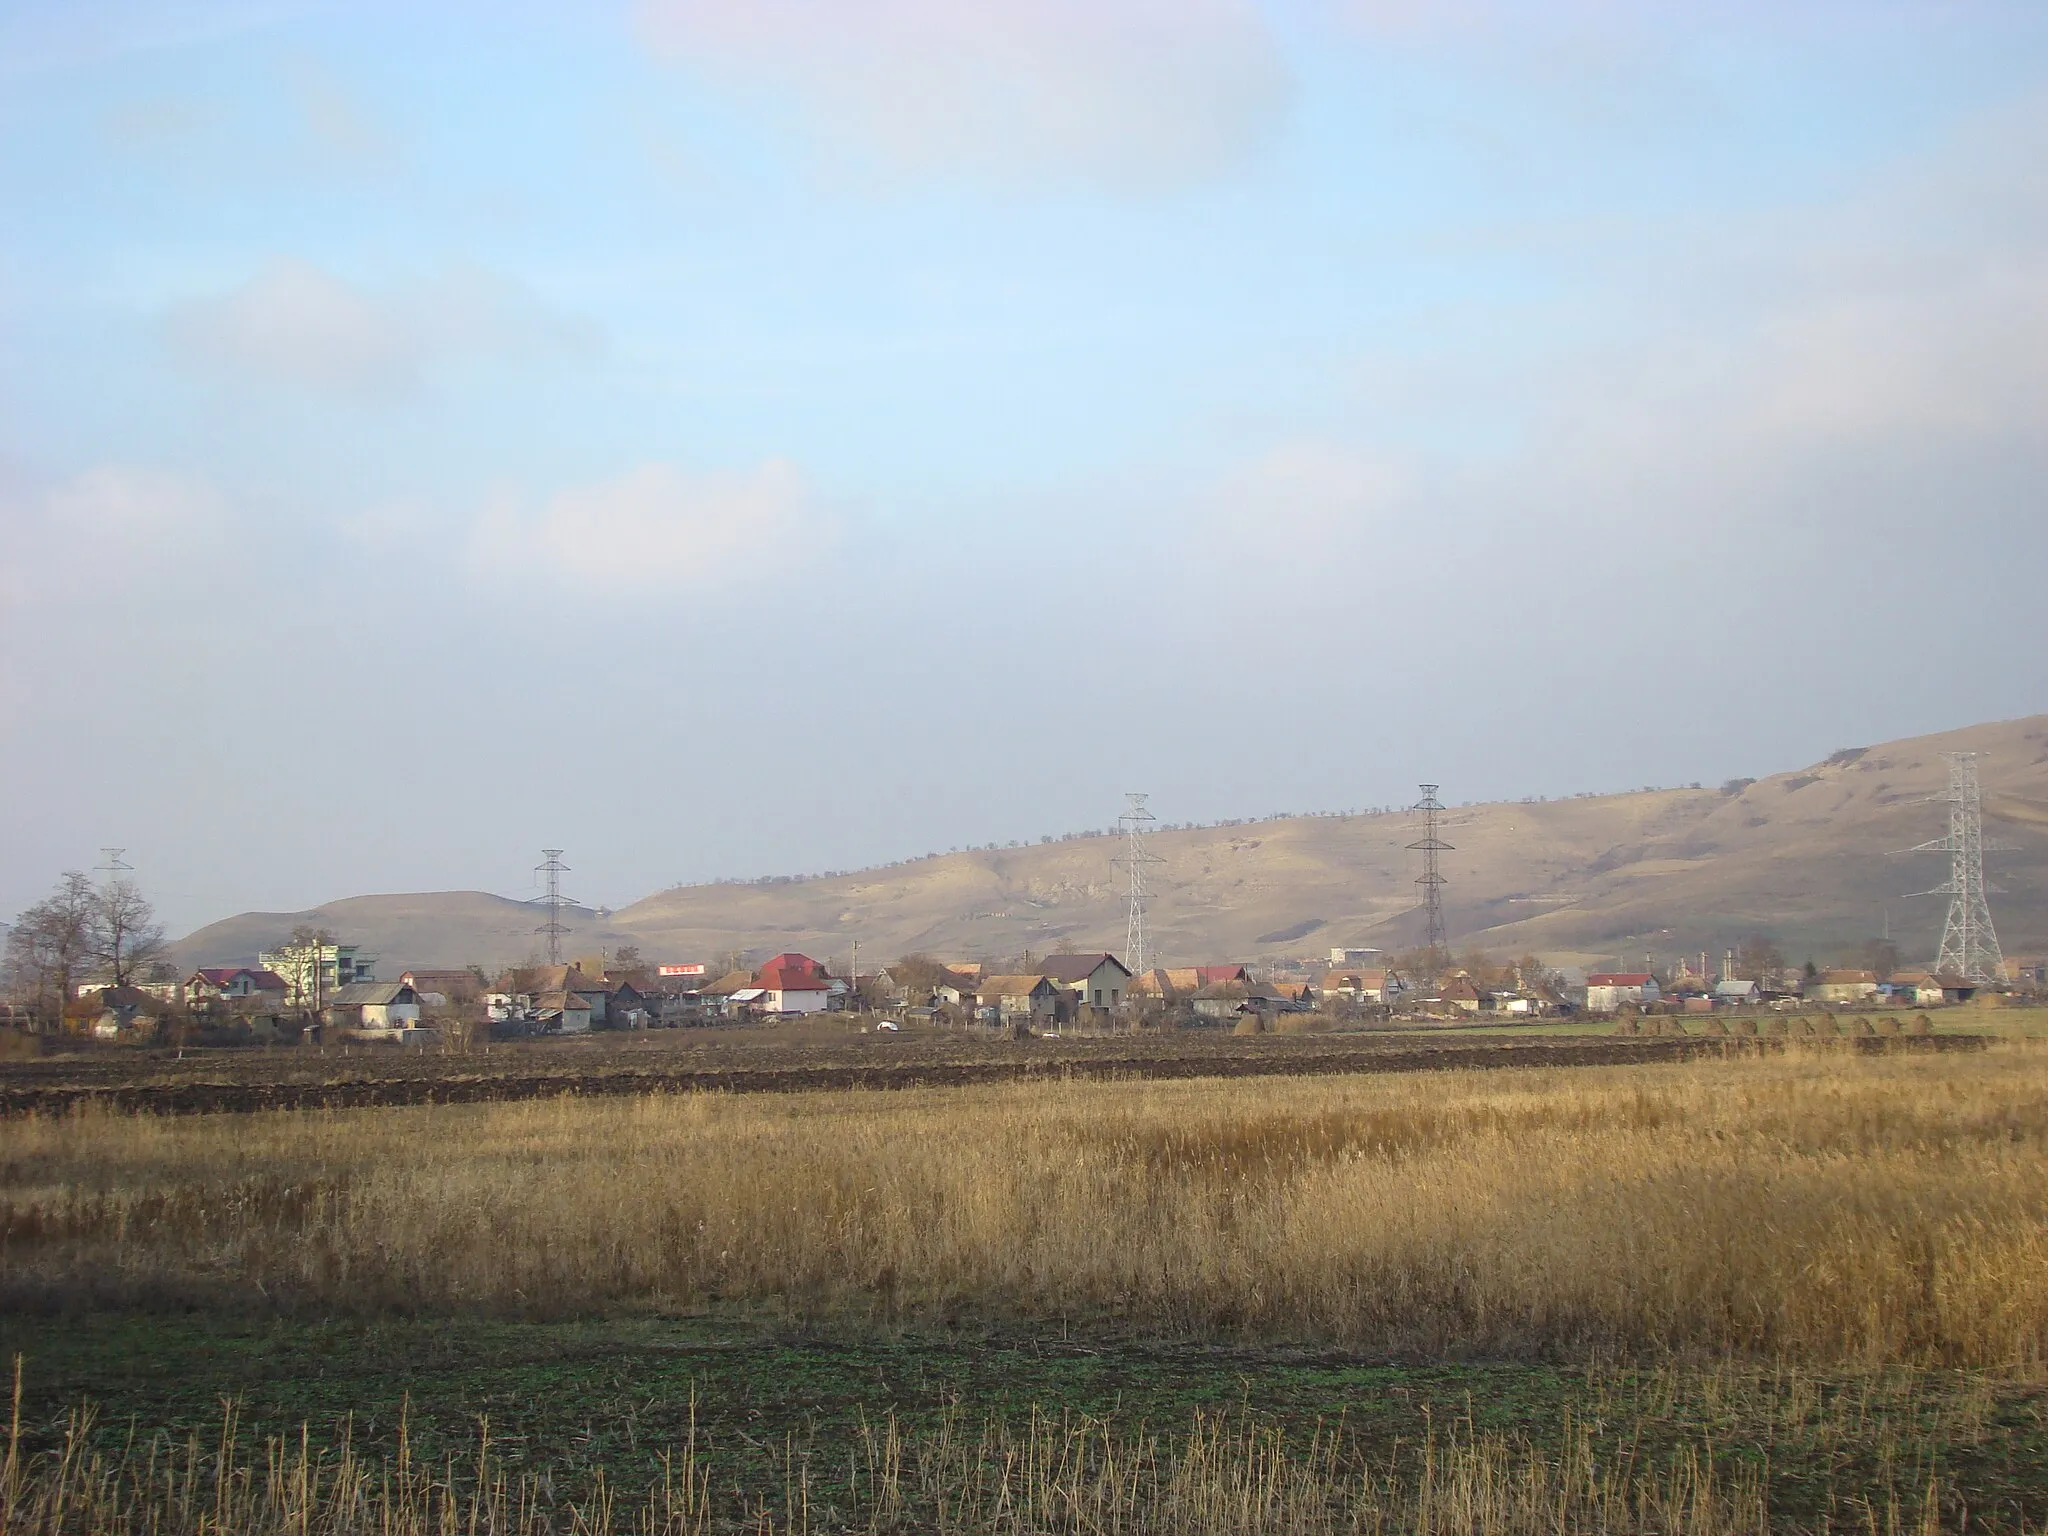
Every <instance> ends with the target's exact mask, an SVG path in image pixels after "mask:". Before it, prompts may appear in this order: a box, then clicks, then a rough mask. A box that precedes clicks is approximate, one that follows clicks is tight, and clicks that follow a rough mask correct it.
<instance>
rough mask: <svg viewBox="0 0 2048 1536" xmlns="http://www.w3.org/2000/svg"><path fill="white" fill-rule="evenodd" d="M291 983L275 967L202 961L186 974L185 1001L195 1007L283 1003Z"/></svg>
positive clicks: (280, 1005) (277, 1004)
mask: <svg viewBox="0 0 2048 1536" xmlns="http://www.w3.org/2000/svg"><path fill="white" fill-rule="evenodd" d="M290 996H291V987H290V986H289V985H288V984H287V983H286V981H285V979H284V978H283V977H282V976H280V975H278V974H277V972H275V971H267V970H261V969H258V968H256V967H253V966H246V965H202V966H201V967H199V969H198V970H196V971H194V972H193V973H192V974H191V975H190V976H188V977H186V978H185V1001H186V1002H188V1003H190V1004H191V1005H192V1006H193V1007H194V1008H217V1007H221V1006H224V1005H236V1004H242V1003H249V1002H254V1003H256V1004H258V1005H270V1006H273V1007H283V1006H284V1004H285V1001H286V999H288V998H289V997H290Z"/></svg>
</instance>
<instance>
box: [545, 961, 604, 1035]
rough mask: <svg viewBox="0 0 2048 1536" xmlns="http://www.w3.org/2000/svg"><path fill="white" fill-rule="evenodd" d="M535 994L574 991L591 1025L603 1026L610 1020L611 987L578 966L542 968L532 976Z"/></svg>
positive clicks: (546, 966) (600, 978)
mask: <svg viewBox="0 0 2048 1536" xmlns="http://www.w3.org/2000/svg"><path fill="white" fill-rule="evenodd" d="M533 990H534V991H535V992H543V993H552V992H574V993H575V994H576V995H577V996H578V997H580V998H582V999H583V1001H584V1003H585V1004H587V1005H588V1006H589V1009H590V1022H591V1024H592V1025H593V1026H602V1025H603V1024H605V1023H607V1022H608V1021H609V1019H610V1017H611V997H612V989H611V985H610V984H609V983H608V982H606V981H605V980H604V979H603V978H602V977H600V976H598V975H595V974H594V973H592V972H589V971H586V970H584V969H583V967H582V966H580V965H543V966H540V967H538V968H537V969H536V970H535V971H534V973H533Z"/></svg>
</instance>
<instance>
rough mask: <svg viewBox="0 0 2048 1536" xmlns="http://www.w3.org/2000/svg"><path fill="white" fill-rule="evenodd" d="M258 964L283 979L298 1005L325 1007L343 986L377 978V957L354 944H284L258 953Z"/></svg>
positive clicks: (288, 991) (295, 1003)
mask: <svg viewBox="0 0 2048 1536" xmlns="http://www.w3.org/2000/svg"><path fill="white" fill-rule="evenodd" d="M256 963H257V964H258V965H260V966H262V967H263V968H264V969H265V970H268V971H273V972H275V973H276V974H277V975H279V976H281V977H283V978H284V984H285V989H286V992H287V994H288V995H289V997H290V999H291V1001H292V1003H293V1004H294V1005H296V1006H299V1007H306V1006H310V1005H312V1004H314V1003H316V1002H317V1003H319V1004H321V1005H323V1006H324V1005H325V1004H326V1002H327V1000H328V999H329V998H331V997H333V996H334V994H335V993H337V992H339V991H340V990H341V989H342V988H343V987H348V986H354V985H355V984H356V983H357V982H361V981H375V980H376V979H377V957H376V956H374V955H365V954H362V953H360V951H359V949H358V946H356V945H354V944H330V943H325V942H321V943H308V944H282V945H280V946H278V947H277V948H276V949H271V950H265V951H264V952H263V953H262V954H260V955H258V956H257V957H256Z"/></svg>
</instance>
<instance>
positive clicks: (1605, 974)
mask: <svg viewBox="0 0 2048 1536" xmlns="http://www.w3.org/2000/svg"><path fill="white" fill-rule="evenodd" d="M1663 995H1664V993H1663V989H1662V988H1660V987H1659V986H1658V985H1657V978H1656V977H1654V976H1652V975H1651V974H1650V973H1649V972H1648V971H1595V972H1594V973H1593V974H1592V975H1590V976H1588V977H1587V978H1586V1006H1587V1007H1588V1008H1589V1009H1591V1010H1592V1011H1593V1012H1594V1013H1611V1012H1613V1011H1614V1010H1615V1009H1616V1008H1619V1007H1621V1006H1622V1004H1624V1003H1633V1004H1634V1005H1636V1006H1637V1007H1641V1006H1642V1005H1643V1004H1645V1003H1654V1002H1656V1001H1657V1000H1658V999H1659V998H1661V997H1662V996H1663Z"/></svg>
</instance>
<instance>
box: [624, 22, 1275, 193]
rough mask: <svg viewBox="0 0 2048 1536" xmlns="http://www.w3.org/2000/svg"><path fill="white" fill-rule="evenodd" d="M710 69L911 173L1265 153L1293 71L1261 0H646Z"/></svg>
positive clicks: (1204, 171) (1051, 170)
mask: <svg viewBox="0 0 2048 1536" xmlns="http://www.w3.org/2000/svg"><path fill="white" fill-rule="evenodd" d="M640 16H641V25H642V31H643V33H644V35H645V36H647V37H648V38H649V39H650V40H651V41H652V42H653V44H654V45H655V46H656V47H657V48H658V49H659V50H660V51H661V52H663V53H664V54H666V55H668V56H670V57H673V58H675V59H678V60H679V61H681V62H683V63H685V64H692V65H697V66H699V67H701V68H703V69H704V70H705V73H706V74H707V75H708V76H709V77H711V78H713V79H722V78H728V77H731V76H732V75H734V74H737V75H739V76H740V77H741V78H743V79H746V80H749V81H751V82H753V83H755V84H758V85H762V86H765V87H767V88H768V89H770V90H771V91H774V92H778V93H783V94H787V95H791V96H794V97H795V98H797V99H798V101H799V102H800V104H801V105H802V107H803V108H805V109H806V110H807V111H808V112H809V113H811V114H812V115H813V116H814V117H815V118H816V120H817V123H818V126H819V128H820V129H821V131H822V132H824V133H825V134H827V135H828V136H831V137H834V138H842V137H843V138H846V139H850V140H851V141H853V142H854V143H856V144H857V145H858V146H859V147H861V148H862V149H864V150H865V151H867V152H868V153H870V154H873V155H876V156H878V157H880V158H881V159H882V160H883V161H884V162H885V163H888V164H890V165H893V166H896V167H898V168H901V169H906V170H912V171H955V170H971V171H996V172H1000V173H1007V174H1012V175H1027V176H1040V175H1047V174H1062V175H1065V174H1078V175H1080V176H1083V177H1086V178H1090V179H1099V180H1103V181H1108V182H1129V181H1148V180H1157V179H1166V180H1181V179H1188V178H1194V177H1200V176H1204V175H1208V174H1212V173H1214V172H1216V171H1217V170H1219V169H1229V168H1232V167H1234V166H1236V165H1238V164H1240V163H1242V162H1243V161H1244V160H1246V159H1247V158H1248V157H1250V156H1252V155H1254V154H1256V153H1257V152H1258V151H1259V150H1261V149H1262V148H1263V147H1264V146H1265V145H1266V144H1267V143H1268V142H1269V141H1270V140H1271V139H1272V138H1273V137H1274V135H1275V134H1276V132H1277V130H1278V128H1279V126H1280V123H1281V121H1282V119H1283V117H1284V115H1285V112H1286V109H1287V105H1288V102H1289V98H1290V95H1291V85H1290V79H1289V75H1288V71H1287V68H1286V65H1285V63H1284V62H1283V60H1282V58H1281V56H1280V52H1279V49H1278V47H1277V46H1276V43H1275V41H1274V39H1273V37H1272V36H1271V34H1270V33H1269V31H1268V29H1267V27H1266V24H1265V22H1264V20H1263V18H1262V17H1261V16H1260V14H1259V11H1258V8H1257V6H1256V5H1254V4H1252V3H1251V0H987V3H983V4H979V5H960V4H957V3H955V0H874V3H870V4H863V5H848V4H844V3H840V0H760V3H756V4H749V5H732V4H728V3H726V0H644V3H643V4H642V5H641V9H640Z"/></svg>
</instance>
